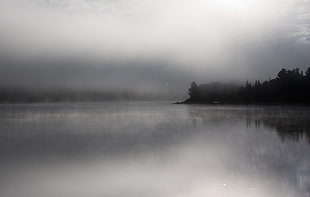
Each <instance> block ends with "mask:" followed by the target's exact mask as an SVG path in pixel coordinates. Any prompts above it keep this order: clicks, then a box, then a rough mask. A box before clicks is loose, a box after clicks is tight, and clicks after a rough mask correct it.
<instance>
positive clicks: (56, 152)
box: [0, 102, 310, 197]
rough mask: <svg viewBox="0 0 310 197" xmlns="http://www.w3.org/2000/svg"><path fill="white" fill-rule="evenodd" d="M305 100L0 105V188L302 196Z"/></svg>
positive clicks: (307, 157)
mask: <svg viewBox="0 0 310 197" xmlns="http://www.w3.org/2000/svg"><path fill="white" fill-rule="evenodd" d="M309 142H310V108H307V107H279V106H278V107H271V106H268V107H264V106H259V107H253V106H251V107H244V106H199V105H197V106H195V105H172V104H169V103H164V102H163V103H161V102H158V103H151V102H142V103H141V102H123V103H112V102H111V103H83V104H73V103H72V104H21V105H0V175H1V176H0V196H1V197H42V196H44V197H71V196H72V197H86V196H87V197H102V196H107V197H140V196H141V197H179V196H184V197H200V196H201V197H202V196H204V197H205V196H212V197H217V196H232V197H240V196H241V197H242V196H247V197H265V196H272V197H291V196H292V197H304V196H305V197H306V196H310V144H309Z"/></svg>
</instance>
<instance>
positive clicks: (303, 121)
mask: <svg viewBox="0 0 310 197" xmlns="http://www.w3.org/2000/svg"><path fill="white" fill-rule="evenodd" d="M273 110H274V109H271V110H268V109H267V110H265V114H251V115H250V116H249V117H247V125H249V124H250V123H254V124H255V127H260V126H265V127H271V128H274V129H275V130H276V132H277V133H278V135H279V137H280V138H281V139H282V141H284V140H286V139H293V140H296V141H299V140H300V139H303V138H306V139H307V140H308V142H309V143H310V116H309V115H308V113H309V111H308V110H302V109H298V110H293V109H292V110H289V109H287V110H279V109H277V110H276V111H274V112H272V111H273ZM249 122H250V123H249Z"/></svg>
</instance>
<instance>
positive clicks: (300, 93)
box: [183, 67, 310, 104]
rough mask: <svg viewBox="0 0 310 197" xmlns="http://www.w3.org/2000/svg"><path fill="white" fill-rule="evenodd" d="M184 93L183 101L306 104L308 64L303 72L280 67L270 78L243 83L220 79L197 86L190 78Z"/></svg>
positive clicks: (308, 96)
mask: <svg viewBox="0 0 310 197" xmlns="http://www.w3.org/2000/svg"><path fill="white" fill-rule="evenodd" d="M188 95H189V96H190V98H189V99H187V100H186V101H184V102H183V103H206V104H212V103H213V104H216V103H224V104H310V67H309V68H308V69H306V71H305V72H303V71H302V70H300V69H299V68H294V69H291V70H287V69H285V68H282V69H281V71H280V72H279V73H278V75H277V77H275V78H273V79H269V80H266V81H264V82H260V81H259V80H256V81H255V82H254V83H250V82H248V81H247V82H246V83H245V85H243V86H238V85H236V84H229V83H221V82H211V83H208V84H201V85H198V84H197V83H196V82H195V81H194V82H192V83H191V86H190V88H189V90H188Z"/></svg>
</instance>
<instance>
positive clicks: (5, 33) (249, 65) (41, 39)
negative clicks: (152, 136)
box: [0, 0, 310, 95]
mask: <svg viewBox="0 0 310 197" xmlns="http://www.w3.org/2000/svg"><path fill="white" fill-rule="evenodd" d="M309 13H310V2H309V1H307V0H286V1H283V0H282V1H280V0H268V1H267V0H261V1H259V0H218V1H211V0H192V1H185V0H165V1H164V0H157V1H151V0H143V1H142V0H117V1H111V0H75V1H73V0H63V1H60V0H22V1H21V0H10V1H9V0H2V1H1V2H0V57H1V58H0V60H1V62H0V69H1V73H0V84H1V86H21V87H25V86H26V87H30V88H47V87H49V88H51V87H53V88H64V87H65V88H86V89H99V90H109V89H117V90H119V91H121V90H123V89H134V90H137V91H141V92H145V93H151V92H153V93H156V94H157V93H158V94H168V93H170V94H174V95H181V94H184V92H185V91H186V89H187V86H188V84H189V83H190V82H191V81H192V80H196V81H198V82H201V83H204V82H210V81H214V80H222V81H236V82H244V81H245V80H254V79H268V77H274V76H275V75H276V73H277V72H278V71H279V70H280V68H282V67H286V68H294V67H299V68H301V69H305V68H306V67H308V66H309V65H310V56H309V55H308V52H309V51H310V15H309Z"/></svg>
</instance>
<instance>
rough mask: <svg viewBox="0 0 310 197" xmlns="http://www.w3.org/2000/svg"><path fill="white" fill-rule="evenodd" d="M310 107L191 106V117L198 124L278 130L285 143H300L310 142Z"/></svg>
mask: <svg viewBox="0 0 310 197" xmlns="http://www.w3.org/2000/svg"><path fill="white" fill-rule="evenodd" d="M309 112H310V108H291V107H285V108H282V107H268V108H262V107H253V108H251V107H233V106H232V107H222V106H208V107H204V108H201V107H192V108H190V110H189V114H190V117H192V119H193V120H194V121H195V124H197V121H198V120H199V121H200V122H203V121H205V122H206V123H208V121H212V122H217V124H221V123H222V122H223V121H231V122H232V123H234V122H235V121H240V120H241V121H245V123H246V126H247V127H251V126H255V127H256V128H258V129H260V128H263V127H270V128H272V129H275V130H276V132H277V133H278V135H279V137H280V138H281V139H282V141H284V140H287V139H292V140H296V141H299V140H300V139H304V138H306V139H307V140H308V142H309V143H310V115H309Z"/></svg>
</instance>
